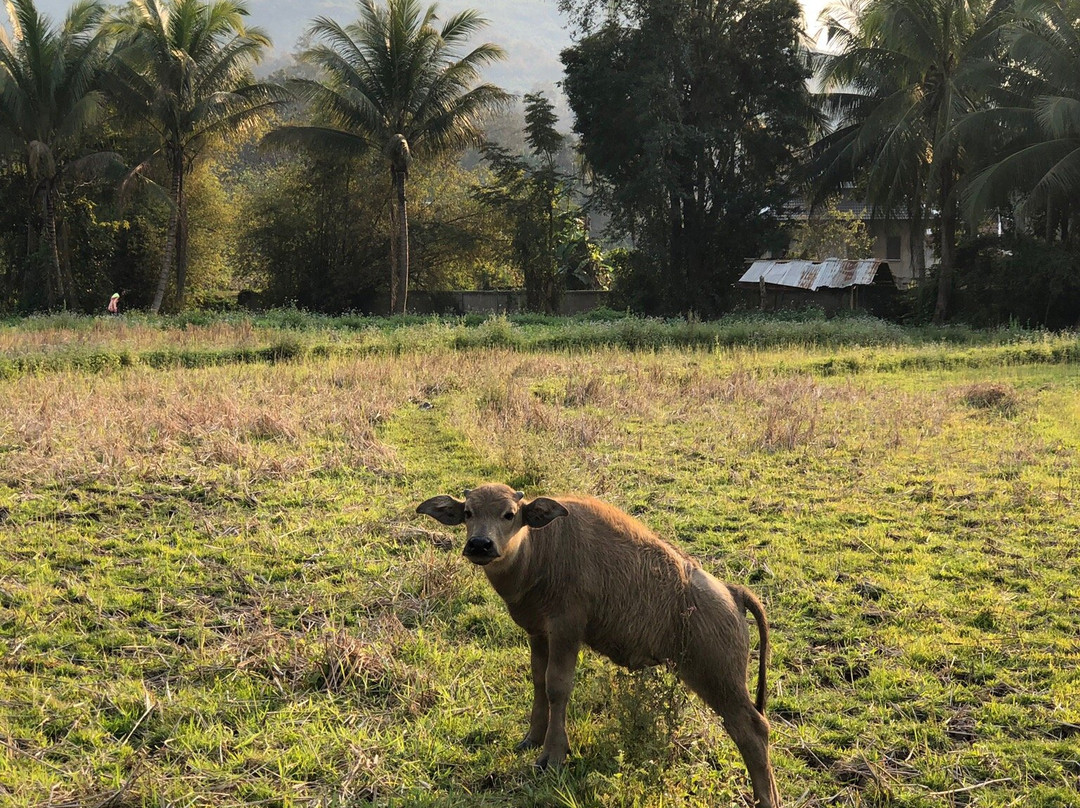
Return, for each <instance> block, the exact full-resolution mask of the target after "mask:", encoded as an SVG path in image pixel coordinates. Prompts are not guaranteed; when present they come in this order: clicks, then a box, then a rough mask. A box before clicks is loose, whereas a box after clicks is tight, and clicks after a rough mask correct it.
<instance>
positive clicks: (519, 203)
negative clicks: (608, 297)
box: [476, 93, 579, 313]
mask: <svg viewBox="0 0 1080 808" xmlns="http://www.w3.org/2000/svg"><path fill="white" fill-rule="evenodd" d="M524 100H525V143H526V146H527V148H528V150H529V155H528V157H526V156H524V155H516V154H511V153H510V151H509V150H507V149H505V148H503V147H501V146H497V145H495V144H493V143H487V144H485V145H484V158H485V159H486V160H487V162H488V164H489V165H490V166H491V169H492V175H493V180H494V181H493V182H491V183H490V184H487V185H484V186H481V187H480V188H478V189H477V191H476V197H477V198H478V199H480V200H481V201H482V202H484V203H485V204H487V205H489V206H491V207H493V208H496V209H499V210H502V211H504V212H505V213H506V214H507V215H508V217H509V219H510V221H511V222H512V227H513V236H512V238H511V247H512V251H513V256H514V262H515V263H516V264H517V265H518V267H519V268H520V269H521V273H522V276H523V277H524V280H525V295H526V301H527V305H528V307H529V309H530V310H532V311H543V312H547V313H553V312H555V311H556V309H557V307H558V303H559V298H560V296H561V293H562V290H563V286H564V285H565V284H564V283H561V282H560V281H563V280H565V278H562V277H561V275H562V274H563V273H562V270H564V269H565V267H561V266H560V265H559V253H560V248H561V247H562V246H563V244H562V240H561V237H562V236H563V234H564V231H565V230H566V229H567V225H568V224H569V223H570V219H571V218H572V217H574V216H576V215H577V214H578V213H579V211H577V210H576V208H575V206H573V205H572V204H571V202H570V188H569V183H568V180H569V179H570V178H569V177H568V176H566V175H565V174H563V172H562V171H560V169H559V167H558V164H557V158H558V155H559V152H560V150H561V149H562V147H563V143H564V141H565V137H564V136H563V135H562V134H560V133H559V132H558V130H557V129H556V128H555V125H556V123H557V121H558V118H557V116H556V115H555V109H554V106H553V105H552V103H551V101H549V100H548V99H547V98H546V97H545V96H544V95H543V94H542V93H535V94H526V96H525V99H524Z"/></svg>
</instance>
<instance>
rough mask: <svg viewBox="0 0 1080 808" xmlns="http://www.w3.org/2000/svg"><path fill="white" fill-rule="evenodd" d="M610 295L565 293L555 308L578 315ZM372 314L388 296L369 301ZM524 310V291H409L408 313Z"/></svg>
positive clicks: (383, 308) (382, 309) (604, 302)
mask: <svg viewBox="0 0 1080 808" xmlns="http://www.w3.org/2000/svg"><path fill="white" fill-rule="evenodd" d="M610 294H611V293H610V292H594V291H587V292H566V293H565V294H563V298H562V301H561V303H560V305H559V314H562V315H571V314H581V313H583V312H586V311H592V310H593V309H597V308H600V307H601V306H605V305H607V302H608V299H609V297H610ZM371 304H372V305H371V311H372V312H373V313H376V314H379V313H385V312H386V311H388V310H389V308H390V297H389V295H381V296H379V297H378V298H376V299H374V300H372V301H371ZM524 310H525V292H524V291H521V290H512V291H501V292H474V291H456V292H409V313H410V314H514V313H516V312H521V311H524Z"/></svg>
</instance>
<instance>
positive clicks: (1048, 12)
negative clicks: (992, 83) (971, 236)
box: [957, 0, 1080, 240]
mask: <svg viewBox="0 0 1080 808" xmlns="http://www.w3.org/2000/svg"><path fill="white" fill-rule="evenodd" d="M1004 31H1005V40H1006V42H1007V44H1008V57H1009V58H1008V60H1007V61H1005V62H1004V64H1003V68H1002V70H1003V74H1004V75H1003V79H1002V81H1001V82H1000V90H999V92H998V94H997V97H996V98H995V101H996V103H995V104H994V106H992V107H990V108H989V109H986V110H981V111H978V112H976V113H974V114H972V115H970V116H968V117H967V118H966V119H965V120H963V121H961V122H960V124H958V126H957V132H958V136H959V138H960V139H961V140H970V139H972V138H982V139H984V140H985V139H986V136H987V135H986V133H988V132H989V133H993V136H994V137H993V139H994V140H995V141H996V145H997V146H998V147H999V148H998V153H997V154H996V155H995V158H996V159H994V160H993V161H992V162H991V164H990V165H989V166H988V167H986V168H984V169H983V170H982V171H980V172H978V173H977V174H975V175H974V176H973V177H972V178H971V180H970V181H969V182H968V183H967V184H966V188H965V189H964V200H965V203H966V205H965V207H966V209H967V210H966V212H967V214H968V216H969V217H970V218H971V219H973V220H974V219H976V218H977V217H978V216H979V215H980V214H981V213H982V212H983V211H984V210H985V209H986V208H987V207H988V206H990V205H995V204H997V205H1007V204H1008V203H1009V202H1010V200H1011V199H1012V198H1014V197H1015V196H1016V195H1021V196H1022V197H1023V202H1022V203H1021V204H1020V205H1019V206H1018V210H1019V212H1021V213H1025V212H1030V211H1031V210H1033V209H1035V210H1042V211H1045V214H1046V230H1045V235H1046V237H1047V239H1053V238H1055V237H1056V235H1057V234H1058V232H1059V229H1060V232H1061V237H1062V239H1063V240H1064V239H1067V238H1068V237H1069V223H1070V219H1071V216H1072V215H1075V214H1076V213H1078V212H1080V211H1078V207H1080V205H1078V204H1077V202H1076V200H1077V199H1078V198H1080V4H1077V3H1075V2H1074V3H1073V4H1072V7H1071V10H1070V8H1069V4H1063V3H1060V2H1050V1H1049V0H1018V1H1017V3H1016V7H1015V13H1014V17H1013V19H1012V20H1011V21H1010V23H1009V24H1008V25H1007V26H1006V27H1005V29H1004Z"/></svg>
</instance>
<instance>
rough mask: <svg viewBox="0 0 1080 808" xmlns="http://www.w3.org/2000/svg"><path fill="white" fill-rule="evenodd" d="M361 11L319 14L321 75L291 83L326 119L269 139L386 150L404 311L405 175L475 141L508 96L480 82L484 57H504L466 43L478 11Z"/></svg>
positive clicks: (393, 259) (368, 2) (366, 7)
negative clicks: (340, 16) (341, 19)
mask: <svg viewBox="0 0 1080 808" xmlns="http://www.w3.org/2000/svg"><path fill="white" fill-rule="evenodd" d="M359 9H360V17H359V19H358V20H357V21H356V22H354V23H352V24H350V25H347V26H342V25H340V24H338V23H337V22H335V21H333V20H330V19H326V18H322V17H320V18H319V19H317V20H315V22H314V24H313V25H312V27H311V29H310V35H311V36H312V37H313V38H315V39H316V40H321V44H318V45H316V46H315V47H312V48H310V49H309V50H307V51H305V53H304V54H303V58H304V59H305V60H306V61H307V62H308V63H310V64H312V65H314V66H316V67H318V68H319V69H320V70H321V71H322V74H323V76H324V79H323V81H321V82H319V81H311V80H300V81H297V82H295V83H294V86H295V87H297V88H298V90H299V92H300V94H301V95H302V96H303V97H305V98H306V99H307V100H308V101H309V102H310V104H311V108H312V109H313V111H314V112H315V113H316V114H317V115H319V116H320V117H321V118H323V119H324V120H325V122H326V125H325V126H285V127H281V128H279V129H277V130H275V131H274V132H272V133H271V134H270V135H268V136H267V138H265V139H264V142H266V143H268V144H270V145H277V146H281V145H290V146H299V147H302V148H307V149H312V150H315V151H317V152H320V153H338V154H342V155H353V156H355V155H357V154H361V153H363V152H365V151H367V150H369V149H372V148H377V149H380V150H381V151H382V153H383V155H384V156H385V158H386V162H387V163H388V164H389V167H390V177H391V186H392V190H393V196H392V199H391V205H390V223H391V224H390V226H391V232H392V234H393V236H392V238H391V240H390V265H391V273H392V275H391V278H392V282H391V291H390V308H391V310H392V311H400V312H404V311H405V308H406V305H407V301H408V290H409V221H408V208H407V205H406V194H405V189H406V180H407V179H408V176H409V167H410V164H411V161H412V159H413V158H414V157H418V158H419V157H432V156H436V155H439V154H443V153H446V152H450V151H454V150H457V149H461V148H464V147H465V146H468V145H472V144H478V143H479V142H480V139H481V124H482V117H483V115H484V114H486V113H488V112H490V111H492V110H494V109H497V108H499V107H501V106H502V105H504V104H505V103H506V102H507V101H508V100H509V96H508V95H507V94H506V93H505V92H503V91H502V90H500V89H499V88H498V87H495V86H493V85H491V84H477V83H476V82H477V81H478V80H479V75H480V69H481V67H483V66H484V65H487V64H490V63H492V62H495V61H497V60H499V59H502V58H503V57H504V54H503V51H502V49H501V48H499V47H498V46H496V45H492V44H491V43H484V44H482V45H478V46H476V47H474V48H473V49H472V50H470V51H468V52H467V53H465V54H464V55H460V51H459V48H461V47H462V46H463V45H464V44H465V43H466V42H467V41H468V40H469V39H470V38H471V37H472V35H473V34H475V33H476V32H477V31H479V30H480V29H481V28H483V27H484V26H485V25H486V24H487V21H486V20H485V19H484V18H483V17H481V16H480V14H479V13H478V12H476V11H474V10H465V11H462V12H460V13H458V14H455V15H453V16H451V17H450V18H449V19H447V20H446V22H445V23H443V25H442V28H441V29H437V28H436V27H435V23H436V22H438V20H439V17H438V14H437V6H435V5H432V6H429V7H428V8H427V9H426V10H425V9H422V7H421V5H420V3H419V2H417V0H387V3H386V5H385V6H382V5H379V4H377V3H376V0H360V2H359Z"/></svg>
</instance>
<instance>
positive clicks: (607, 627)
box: [417, 484, 779, 808]
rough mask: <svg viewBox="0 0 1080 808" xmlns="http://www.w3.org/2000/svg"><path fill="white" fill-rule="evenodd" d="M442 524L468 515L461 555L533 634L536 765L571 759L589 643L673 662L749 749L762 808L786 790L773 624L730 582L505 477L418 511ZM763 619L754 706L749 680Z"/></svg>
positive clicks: (626, 527)
mask: <svg viewBox="0 0 1080 808" xmlns="http://www.w3.org/2000/svg"><path fill="white" fill-rule="evenodd" d="M417 511H418V512H419V513H423V514H427V515H428V516H431V517H433V518H435V519H437V520H438V521H440V522H442V523H443V524H445V525H459V524H461V523H462V522H464V523H465V526H466V531H467V540H466V543H465V551H464V552H465V557H466V558H468V559H469V560H470V561H472V562H473V563H474V564H478V565H480V566H482V567H483V569H484V572H485V573H486V574H487V577H488V580H489V581H490V582H491V585H492V586H493V587H495V591H496V592H498V593H499V595H500V596H501V597H502V599H503V600H504V601H506V605H507V608H508V609H509V610H510V616H511V617H512V618H513V619H514V622H516V623H517V624H518V625H519V626H521V627H522V628H523V629H525V631H527V632H528V634H529V647H530V648H531V650H532V681H533V708H532V716H531V718H530V720H529V731H528V734H526V736H525V739H524V740H523V741H522V742H521V744H520V745H519V746H520V747H521V748H528V747H534V746H542V747H543V749H542V752H541V755H540V758H539V759H538V760H537V765H539V766H541V767H546V766H549V765H558V764H561V763H562V762H563V760H564V759H565V757H566V754H567V750H568V748H569V746H568V742H567V737H566V703H567V700H568V699H569V697H570V690H571V688H572V687H573V680H574V668H575V666H576V664H577V656H578V649H579V648H580V646H581V644H582V643H584V644H585V645H588V646H589V647H590V648H593V649H594V650H596V651H598V652H599V653H601V654H604V655H605V656H607V657H609V658H610V659H611V660H612V661H614V662H615V663H617V664H619V665H623V666H625V667H627V668H630V669H635V668H642V667H645V666H647V665H656V664H660V663H664V662H668V663H671V664H673V665H674V666H675V668H676V670H677V671H678V674H679V677H680V678H681V679H682V680H683V682H685V683H686V684H687V685H688V686H689V687H690V688H691V689H692V690H693V691H694V692H696V693H697V694H698V695H699V696H701V698H702V699H704V701H705V703H706V704H708V705H709V706H710V707H711V708H712V709H713V710H715V711H716V712H717V713H718V714H719V715H720V716H721V717H722V718H723V721H724V727H725V728H726V729H727V731H728V733H729V734H730V735H731V737H732V738H733V739H734V741H735V743H736V744H737V745H738V747H739V751H740V752H741V753H742V757H743V760H744V762H745V763H746V768H747V769H748V770H749V772H750V779H751V781H752V783H753V787H754V798H755V800H756V802H757V804H758V806H760V808H775V806H777V805H779V795H778V793H777V790H776V782H775V780H774V778H773V772H772V765H771V763H770V762H769V723H768V721H766V719H765V716H764V712H765V661H766V655H767V653H768V644H769V630H768V627H767V624H766V621H765V613H764V610H763V608H762V606H761V602H760V601H759V600H758V599H757V598H756V597H755V596H754V595H753V593H751V592H750V590H748V589H746V588H745V587H742V586H734V585H731V584H724V583H721V582H720V581H718V580H717V579H716V578H714V577H713V576H711V575H710V574H709V573H707V572H706V571H705V570H703V569H702V568H701V565H700V564H699V563H698V562H697V561H695V560H694V559H693V558H691V557H690V556H688V555H687V554H686V553H685V552H683V551H682V550H680V549H679V548H677V547H674V546H673V545H671V544H668V543H667V542H666V541H664V540H662V539H661V538H659V537H658V536H657V535H656V534H655V533H653V532H652V531H650V530H649V529H648V528H647V527H645V526H644V525H643V524H641V523H640V522H638V521H637V520H636V519H633V518H632V517H630V516H628V515H626V514H625V513H623V512H622V511H619V510H617V509H616V508H613V507H611V506H609V505H605V504H604V503H602V502H599V501H597V500H595V499H589V498H581V497H564V498H560V499H559V500H558V501H556V500H554V499H549V498H547V497H538V498H536V499H532V500H526V499H525V498H524V495H523V494H522V493H521V492H520V491H514V490H513V489H512V488H509V487H508V486H505V485H493V484H489V485H483V486H481V487H480V488H475V489H473V490H472V491H466V492H465V499H464V500H459V499H455V498H453V497H449V496H438V497H433V498H431V499H429V500H426V501H425V502H423V503H421V504H420V506H419V507H417ZM747 611H749V612H750V613H751V614H752V615H753V616H754V618H755V619H756V621H757V626H758V634H759V638H760V639H759V654H760V668H759V671H758V677H757V699H756V702H755V701H752V700H751V698H750V693H749V692H748V690H747V686H746V666H747V658H748V656H749V653H750V637H749V632H748V630H747V623H746V619H745V613H746V612H747Z"/></svg>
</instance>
